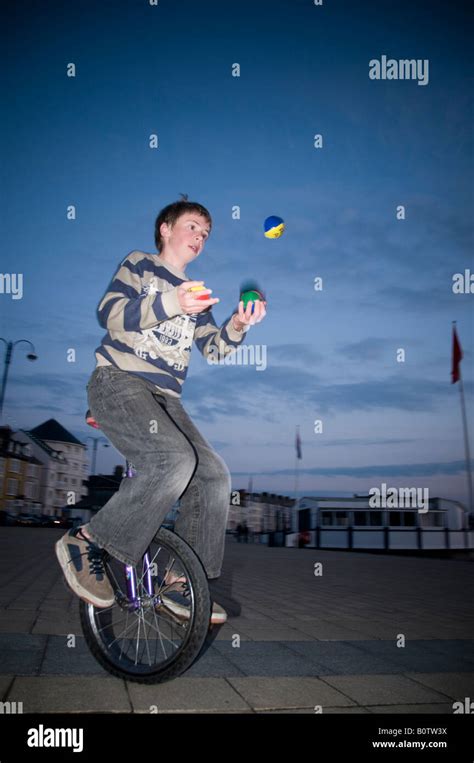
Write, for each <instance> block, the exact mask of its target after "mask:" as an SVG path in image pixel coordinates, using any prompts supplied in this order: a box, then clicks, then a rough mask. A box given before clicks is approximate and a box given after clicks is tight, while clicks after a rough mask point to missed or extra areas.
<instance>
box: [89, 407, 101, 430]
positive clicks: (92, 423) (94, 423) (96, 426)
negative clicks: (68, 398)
mask: <svg viewBox="0 0 474 763" xmlns="http://www.w3.org/2000/svg"><path fill="white" fill-rule="evenodd" d="M86 424H89V426H90V427H94V429H100V425H99V424H98V423H97V421H96V420H95V418H94V417H93V415H92V413H91V412H90V409H89V408H88V409H87V413H86Z"/></svg>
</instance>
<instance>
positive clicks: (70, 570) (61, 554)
mask: <svg viewBox="0 0 474 763" xmlns="http://www.w3.org/2000/svg"><path fill="white" fill-rule="evenodd" d="M55 551H56V556H57V558H58V562H59V564H60V565H61V569H62V571H63V572H64V576H65V578H66V581H67V583H68V585H69V587H70V588H71V590H72V591H73V592H74V593H75V594H77V596H79V597H80V598H81V599H84V601H87V602H88V603H89V604H93V605H94V606H95V607H111V606H112V605H113V604H114V602H115V594H114V590H113V588H112V586H111V585H110V582H109V579H108V578H107V575H106V572H105V566H104V558H103V554H104V552H103V550H102V549H101V548H100V547H99V546H97V545H96V544H95V543H93V542H92V541H91V540H89V538H86V536H85V535H83V534H82V528H80V527H76V528H73V529H72V530H69V532H67V533H66V534H65V535H63V537H62V538H60V539H59V540H58V542H57V543H56V545H55Z"/></svg>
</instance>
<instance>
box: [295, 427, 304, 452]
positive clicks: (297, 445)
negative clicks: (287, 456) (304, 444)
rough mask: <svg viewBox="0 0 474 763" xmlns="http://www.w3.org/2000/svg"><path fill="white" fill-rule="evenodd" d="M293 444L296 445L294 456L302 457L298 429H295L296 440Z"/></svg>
mask: <svg viewBox="0 0 474 763" xmlns="http://www.w3.org/2000/svg"><path fill="white" fill-rule="evenodd" d="M295 446H296V457H297V458H302V455H301V437H300V433H299V430H298V429H297V430H296V442H295Z"/></svg>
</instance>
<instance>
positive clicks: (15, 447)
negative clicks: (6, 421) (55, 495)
mask: <svg viewBox="0 0 474 763" xmlns="http://www.w3.org/2000/svg"><path fill="white" fill-rule="evenodd" d="M12 435H13V430H12V429H11V428H10V427H9V426H2V427H0V511H2V512H4V513H5V514H4V515H3V517H2V519H1V521H0V524H3V522H4V521H5V515H6V514H14V515H18V514H34V515H40V514H41V513H42V504H41V501H40V483H41V462H40V461H39V459H37V458H36V457H35V456H34V455H33V452H32V448H31V446H30V444H29V443H21V442H17V441H16V440H14V439H13V437H12Z"/></svg>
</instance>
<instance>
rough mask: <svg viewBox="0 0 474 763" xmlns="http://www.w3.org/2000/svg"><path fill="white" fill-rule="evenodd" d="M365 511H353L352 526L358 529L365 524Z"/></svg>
mask: <svg viewBox="0 0 474 763" xmlns="http://www.w3.org/2000/svg"><path fill="white" fill-rule="evenodd" d="M367 513H368V512H367V511H354V524H355V525H358V526H359V527H360V526H362V525H366V524H367Z"/></svg>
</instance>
